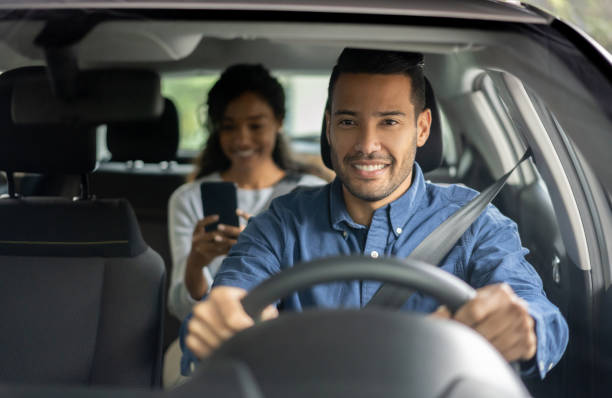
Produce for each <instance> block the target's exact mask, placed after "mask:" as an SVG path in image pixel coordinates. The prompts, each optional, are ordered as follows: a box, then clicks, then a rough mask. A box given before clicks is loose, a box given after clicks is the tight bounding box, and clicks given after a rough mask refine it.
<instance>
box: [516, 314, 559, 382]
mask: <svg viewBox="0 0 612 398" xmlns="http://www.w3.org/2000/svg"><path fill="white" fill-rule="evenodd" d="M529 315H531V317H532V318H533V320H534V321H535V333H536V338H537V348H536V354H535V357H534V358H533V360H530V361H528V362H527V364H529V365H531V366H527V367H521V376H523V377H529V376H533V375H535V374H536V373H537V374H539V376H540V378H541V379H544V377H546V373H548V372H549V371H550V370H551V369H552V368H553V367H554V366H555V365H556V362H555V361H553V360H552V359H551V355H550V352H549V350H548V345H547V341H546V337H547V336H546V326H545V325H546V323H545V322H544V318H543V317H542V316H541V315H540V314H539V313H538V312H537V311H532V310H531V309H529Z"/></svg>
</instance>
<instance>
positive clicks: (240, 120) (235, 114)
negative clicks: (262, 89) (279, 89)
mask: <svg viewBox="0 0 612 398" xmlns="http://www.w3.org/2000/svg"><path fill="white" fill-rule="evenodd" d="M281 124H282V123H281V121H279V120H277V119H276V117H275V116H274V111H273V110H272V107H270V105H268V103H267V102H266V101H264V100H262V99H261V98H260V97H259V96H258V95H257V94H255V93H252V92H245V93H243V94H242V95H241V96H240V97H238V98H236V99H234V100H233V101H231V102H230V103H229V104H228V105H227V108H226V109H225V114H224V115H223V120H222V121H221V128H220V131H219V134H220V135H219V139H220V143H221V149H222V150H223V153H224V154H225V156H227V157H228V158H229V160H230V162H231V163H232V167H235V166H238V167H252V166H255V165H257V164H262V163H261V162H262V161H267V160H271V159H272V151H273V150H274V145H275V143H276V134H278V132H279V130H280V128H281Z"/></svg>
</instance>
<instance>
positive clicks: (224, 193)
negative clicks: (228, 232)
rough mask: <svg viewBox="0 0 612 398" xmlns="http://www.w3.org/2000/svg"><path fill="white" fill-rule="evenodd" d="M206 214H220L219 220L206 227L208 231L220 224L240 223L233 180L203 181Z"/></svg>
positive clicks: (202, 191) (203, 206)
mask: <svg viewBox="0 0 612 398" xmlns="http://www.w3.org/2000/svg"><path fill="white" fill-rule="evenodd" d="M200 192H201V193H202V208H203V209H204V216H205V217H206V216H210V215H213V214H218V215H219V221H218V222H216V223H213V224H209V225H207V226H206V227H205V229H206V231H207V232H210V231H214V230H216V229H217V226H218V225H219V224H225V225H233V226H235V227H237V226H238V225H239V222H238V215H236V209H237V207H238V203H237V202H238V199H237V196H236V186H235V185H234V183H233V182H203V183H202V184H201V185H200Z"/></svg>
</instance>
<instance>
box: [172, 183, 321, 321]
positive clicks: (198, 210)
mask: <svg viewBox="0 0 612 398" xmlns="http://www.w3.org/2000/svg"><path fill="white" fill-rule="evenodd" d="M214 181H222V179H221V176H220V174H219V173H212V174H209V175H207V176H204V177H202V178H200V179H198V180H196V181H194V182H190V183H186V184H183V185H182V186H180V187H179V188H177V190H176V191H174V193H173V194H172V196H171V197H170V201H169V203H168V234H169V238H170V250H171V253H172V277H171V279H170V291H169V293H168V310H169V311H170V313H171V314H173V315H174V316H175V317H177V318H178V319H179V320H183V319H184V318H185V317H186V316H187V315H188V314H189V313H190V312H191V307H193V305H194V304H195V303H196V300H194V299H193V298H192V297H191V295H190V294H189V291H188V290H187V287H186V286H185V281H184V279H185V268H186V266H187V257H188V256H189V252H190V251H191V239H192V235H193V229H194V228H195V225H196V223H197V222H198V221H199V220H201V219H202V218H203V217H204V212H203V210H202V195H201V192H200V184H201V183H202V182H214ZM285 184H286V182H285ZM323 184H326V181H325V180H323V179H321V178H319V177H315V176H313V175H309V174H304V175H302V176H300V177H299V179H297V180H296V182H295V183H293V184H286V185H287V187H286V189H280V190H279V189H275V187H269V188H264V189H241V188H238V189H237V199H238V208H239V209H240V210H243V211H245V212H247V213H248V214H251V215H256V214H259V213H260V212H262V211H263V210H265V209H266V208H267V207H268V206H269V204H270V201H271V200H272V199H274V197H276V196H280V195H283V194H285V193H288V192H290V191H291V190H292V189H293V188H295V187H296V186H298V185H304V186H314V185H323ZM283 188H284V187H283ZM273 196H274V197H273ZM240 222H241V224H243V225H244V224H245V223H246V222H245V221H244V220H243V219H240ZM224 258H225V256H218V257H215V258H214V259H213V261H212V262H211V263H210V264H209V265H208V266H206V267H204V268H203V273H204V277H205V278H206V281H207V283H208V286H211V285H212V282H213V278H214V276H215V275H216V273H217V271H218V270H219V266H220V265H221V262H222V261H223V259H224Z"/></svg>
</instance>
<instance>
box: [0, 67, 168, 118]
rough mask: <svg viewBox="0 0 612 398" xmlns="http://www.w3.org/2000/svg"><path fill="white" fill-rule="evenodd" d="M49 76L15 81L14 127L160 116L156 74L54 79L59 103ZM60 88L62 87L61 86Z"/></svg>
mask: <svg viewBox="0 0 612 398" xmlns="http://www.w3.org/2000/svg"><path fill="white" fill-rule="evenodd" d="M50 81H51V80H50V79H49V77H48V76H47V74H38V75H36V74H32V75H29V76H27V77H22V78H20V79H18V80H15V82H14V85H13V98H12V109H13V121H15V123H17V124H37V123H40V124H52V123H59V124H62V123H64V124H65V123H67V122H69V123H73V124H88V125H97V124H103V123H112V122H124V121H132V120H146V119H150V118H154V117H158V116H159V115H161V112H162V107H163V100H162V96H161V91H160V90H161V88H160V87H161V83H160V77H159V74H158V73H156V72H154V71H151V70H146V69H89V70H81V71H78V72H77V73H75V74H74V75H73V76H70V78H68V77H66V78H64V77H62V79H61V80H60V79H58V80H57V81H58V84H57V86H58V87H63V89H60V90H59V92H61V93H63V92H64V91H66V93H64V96H66V95H69V96H70V97H69V98H60V97H58V96H57V95H56V91H58V89H55V88H54V87H55V86H53V87H52V85H51V84H50ZM60 83H61V86H60Z"/></svg>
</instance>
